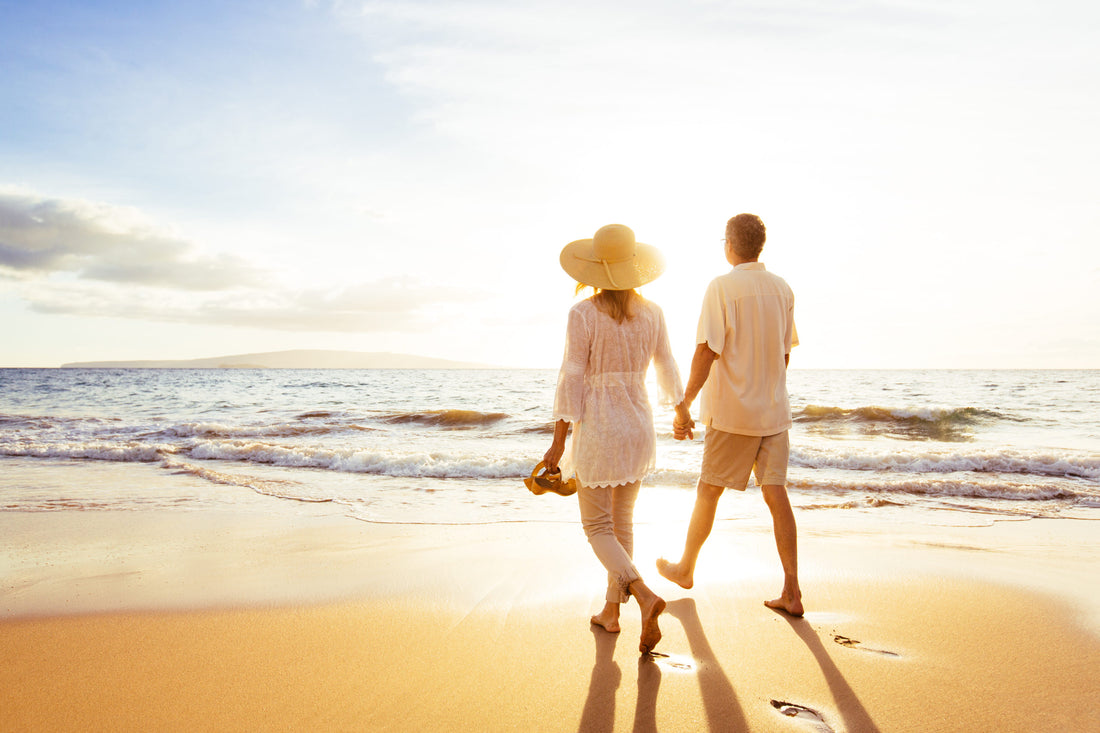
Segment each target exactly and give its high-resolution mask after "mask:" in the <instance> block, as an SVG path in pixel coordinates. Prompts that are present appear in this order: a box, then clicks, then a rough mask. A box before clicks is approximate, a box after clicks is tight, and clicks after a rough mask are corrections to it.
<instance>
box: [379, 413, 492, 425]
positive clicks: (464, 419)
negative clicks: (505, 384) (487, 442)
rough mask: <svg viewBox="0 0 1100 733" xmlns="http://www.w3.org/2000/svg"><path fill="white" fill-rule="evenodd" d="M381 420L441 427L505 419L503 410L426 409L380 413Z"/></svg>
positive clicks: (482, 423)
mask: <svg viewBox="0 0 1100 733" xmlns="http://www.w3.org/2000/svg"><path fill="white" fill-rule="evenodd" d="M380 419H381V420H382V422H385V423H389V424H391V425H409V424H411V425H428V426H432V427H442V428H477V427H484V426H487V425H493V424H495V423H498V422H500V421H501V420H507V419H508V415H507V414H505V413H503V412H478V411H477V410H427V411H424V412H398V413H391V414H388V415H382V416H381V418H380Z"/></svg>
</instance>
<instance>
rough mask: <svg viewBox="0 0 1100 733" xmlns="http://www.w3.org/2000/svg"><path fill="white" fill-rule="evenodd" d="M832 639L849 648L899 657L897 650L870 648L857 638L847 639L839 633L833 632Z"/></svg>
mask: <svg viewBox="0 0 1100 733" xmlns="http://www.w3.org/2000/svg"><path fill="white" fill-rule="evenodd" d="M833 641H835V642H836V643H837V644H840V645H841V646H846V647H848V648H849V649H858V650H860V651H861V652H871V653H872V654H882V655H883V656H887V657H900V656H901V655H900V654H898V653H897V652H888V651H886V650H885V649H872V648H870V647H866V646H863V644H862V642H860V641H858V640H857V639H849V638H848V637H847V636H842V635H841V634H833Z"/></svg>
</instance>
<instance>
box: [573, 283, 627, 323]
mask: <svg viewBox="0 0 1100 733" xmlns="http://www.w3.org/2000/svg"><path fill="white" fill-rule="evenodd" d="M588 287H591V288H592V289H593V290H595V291H596V294H595V295H593V296H592V302H593V303H595V305H596V308H597V309H598V310H599V311H600V312H601V313H606V314H607V315H609V316H611V317H612V318H613V319H615V322H616V323H622V322H623V321H629V320H630V319H631V318H633V317H634V304H635V303H636V302H637V300H638V298H640V297H642V296H640V295H638V293H637V291H635V290H602V289H600V288H597V287H594V286H591V285H585V284H584V283H577V293H578V294H579V293H580V292H581V291H582V290H584V289H585V288H588Z"/></svg>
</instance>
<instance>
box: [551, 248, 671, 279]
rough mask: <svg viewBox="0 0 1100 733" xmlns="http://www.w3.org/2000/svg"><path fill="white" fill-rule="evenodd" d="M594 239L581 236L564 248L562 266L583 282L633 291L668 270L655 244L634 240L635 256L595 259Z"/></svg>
mask: <svg viewBox="0 0 1100 733" xmlns="http://www.w3.org/2000/svg"><path fill="white" fill-rule="evenodd" d="M594 259H595V253H594V252H593V240H591V239H578V240H576V241H575V242H570V243H569V244H567V245H565V247H563V248H562V251H561V257H560V258H559V261H560V262H561V268H562V269H563V270H565V271H566V273H568V274H569V277H571V278H573V279H574V280H576V281H577V282H579V283H583V284H585V285H591V286H592V287H594V288H599V289H601V290H632V289H634V288H638V287H641V286H642V285H645V284H646V283H651V282H653V281H654V280H656V279H657V278H658V277H660V276H661V273H663V272H664V271H665V258H664V256H663V255H662V254H661V250H659V249H657V248H656V247H654V246H653V245H651V244H642V243H641V242H635V243H634V256H633V257H632V258H630V259H629V260H625V261H623V262H609V263H607V264H606V265H605V264H604V263H602V262H593V261H592V260H594Z"/></svg>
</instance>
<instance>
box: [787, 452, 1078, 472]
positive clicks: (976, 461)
mask: <svg viewBox="0 0 1100 733" xmlns="http://www.w3.org/2000/svg"><path fill="white" fill-rule="evenodd" d="M791 465H793V466H800V467H803V468H841V469H845V470H849V471H894V472H903V473H922V474H923V473H955V472H958V471H972V472H980V473H1006V474H1023V475H1033V476H1062V477H1076V478H1087V479H1092V480H1097V479H1100V457H1095V456H1084V455H1080V454H1074V453H1070V452H1069V451H1057V450H1048V449H1036V450H1032V451H1020V450H990V449H987V448H969V447H968V448H966V449H961V450H952V449H931V448H928V447H923V448H919V449H916V450H910V451H906V452H901V451H898V450H881V449H876V448H872V447H868V446H866V445H858V446H842V447H830V448H817V447H792V449H791Z"/></svg>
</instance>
